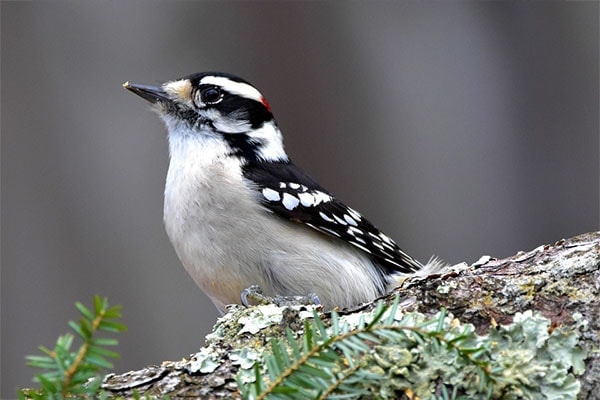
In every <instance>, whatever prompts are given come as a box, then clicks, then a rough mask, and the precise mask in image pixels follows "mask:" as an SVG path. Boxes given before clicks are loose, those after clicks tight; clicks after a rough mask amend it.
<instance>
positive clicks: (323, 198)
mask: <svg viewBox="0 0 600 400" xmlns="http://www.w3.org/2000/svg"><path fill="white" fill-rule="evenodd" d="M314 196H315V205H316V204H321V203H327V202H328V201H331V196H330V195H328V194H326V193H323V192H321V191H319V190H315V191H314Z"/></svg>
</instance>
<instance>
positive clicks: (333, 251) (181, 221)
mask: <svg viewBox="0 0 600 400" xmlns="http://www.w3.org/2000/svg"><path fill="white" fill-rule="evenodd" d="M123 86H124V87H125V88H126V89H128V90H130V91H132V92H133V93H135V94H137V95H139V96H141V97H142V98H144V99H145V100H147V101H149V102H150V103H152V105H153V109H154V110H155V111H156V112H157V113H158V115H159V116H160V117H161V118H162V120H163V121H164V123H165V124H166V127H167V129H168V133H169V134H168V141H169V151H170V164H169V170H168V173H167V179H166V186H165V199H164V223H165V227H166V231H167V234H168V236H169V238H170V240H171V243H172V244H173V246H174V248H175V250H176V252H177V255H178V256H179V258H180V260H181V262H182V263H183V265H184V266H185V268H186V270H187V271H188V273H189V274H190V275H191V277H192V278H193V279H194V281H195V282H196V284H197V285H198V286H199V287H200V288H202V290H204V292H205V293H206V294H207V295H208V296H209V297H210V298H211V299H212V301H213V302H214V303H215V305H216V306H217V308H218V309H219V310H220V311H221V312H223V311H224V310H225V306H226V305H227V304H232V303H239V302H240V293H242V292H243V291H244V290H245V289H246V288H248V287H250V286H252V285H258V286H260V288H261V289H262V290H263V292H264V293H265V294H266V295H283V296H293V295H306V294H308V293H315V294H316V295H317V296H318V298H319V299H320V301H321V302H322V303H323V305H324V306H325V307H326V308H332V307H336V306H337V307H340V308H345V307H349V306H351V305H355V304H358V303H362V302H366V301H370V300H373V299H374V298H376V297H377V296H380V295H382V294H385V293H386V292H387V291H388V290H390V289H391V288H393V287H394V285H395V283H396V282H397V280H398V278H399V277H400V276H402V275H409V274H427V273H430V272H432V271H434V270H436V269H438V268H439V267H440V263H439V262H437V261H435V260H434V261H432V262H430V263H428V264H427V266H424V265H423V264H421V263H419V262H418V261H417V260H415V259H414V258H412V257H411V256H409V255H408V254H406V253H405V252H404V251H402V250H401V249H400V248H399V247H398V245H397V244H396V243H395V242H394V241H393V240H392V239H390V238H389V237H388V236H387V235H386V234H384V233H383V232H381V231H380V230H379V229H377V228H376V227H375V226H374V225H373V224H372V223H371V222H369V221H368V220H367V219H365V218H364V217H363V216H362V215H361V214H360V213H358V212H357V211H355V210H354V209H352V208H350V207H348V206H346V205H345V204H344V203H342V202H341V201H340V200H338V199H337V198H336V197H335V196H334V195H333V194H331V193H330V192H329V191H328V190H327V189H325V188H324V187H322V186H321V185H319V184H318V183H317V182H316V181H315V180H313V179H312V178H311V177H310V176H308V175H307V174H306V173H305V172H304V171H302V170H301V169H300V168H298V167H297V166H296V165H294V164H293V163H292V162H291V161H290V159H289V157H288V155H287V154H286V152H285V150H284V147H283V141H282V135H281V132H280V130H279V128H278V126H277V123H276V122H275V119H274V118H273V113H272V112H271V107H270V106H269V103H267V101H266V100H265V98H264V97H263V96H262V95H261V93H260V92H259V91H258V90H257V89H256V88H255V87H254V86H252V85H251V84H250V83H248V82H246V81H245V80H243V79H240V78H238V77H236V76H234V75H231V74H226V73H221V72H205V73H197V74H193V75H189V76H187V77H184V78H181V79H178V80H174V81H170V82H167V83H165V84H163V85H161V86H160V87H153V86H145V85H136V84H130V83H125V84H124V85H123Z"/></svg>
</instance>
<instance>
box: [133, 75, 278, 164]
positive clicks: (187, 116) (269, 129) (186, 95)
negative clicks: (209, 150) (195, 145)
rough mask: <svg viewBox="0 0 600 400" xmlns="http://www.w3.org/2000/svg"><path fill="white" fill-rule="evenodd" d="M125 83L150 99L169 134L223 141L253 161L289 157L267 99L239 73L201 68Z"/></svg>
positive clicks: (235, 152)
mask: <svg viewBox="0 0 600 400" xmlns="http://www.w3.org/2000/svg"><path fill="white" fill-rule="evenodd" d="M123 86H124V87H125V89H127V90H130V91H132V92H133V93H135V94H137V95H138V96H140V97H142V98H144V99H145V100H147V101H149V102H150V103H152V105H153V109H154V110H155V111H156V112H157V113H158V114H159V115H160V117H161V118H162V119H163V120H164V121H165V124H166V125H167V128H168V130H169V135H170V136H182V137H183V138H195V139H197V140H211V139H213V140H217V141H224V142H226V143H227V145H228V146H229V147H230V148H231V151H232V153H234V154H237V155H239V156H243V157H246V158H248V159H250V160H251V159H253V158H255V159H260V160H262V161H281V160H287V155H286V154H285V151H284V149H283V144H282V138H281V133H280V131H279V129H278V127H277V123H276V122H275V119H274V118H273V114H272V112H271V107H270V106H269V103H267V101H266V100H265V98H264V96H263V95H262V94H261V93H260V92H259V91H258V90H257V89H256V88H255V87H254V86H252V85H251V84H250V83H248V82H246V81H245V80H243V79H241V78H238V77H237V76H234V75H231V74H226V73H222V72H203V73H197V74H192V75H189V76H187V77H184V78H181V79H177V80H174V81H169V82H166V83H164V84H162V85H160V86H146V85H138V84H132V83H129V82H127V83H125V84H124V85H123Z"/></svg>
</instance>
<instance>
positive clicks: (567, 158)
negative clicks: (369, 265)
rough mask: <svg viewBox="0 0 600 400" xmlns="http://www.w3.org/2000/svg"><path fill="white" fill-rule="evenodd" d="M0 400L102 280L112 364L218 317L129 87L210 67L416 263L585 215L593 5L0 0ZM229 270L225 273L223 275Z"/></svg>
mask: <svg viewBox="0 0 600 400" xmlns="http://www.w3.org/2000/svg"><path fill="white" fill-rule="evenodd" d="M1 14H2V16H1V18H2V19H1V23H2V30H1V36H2V43H1V45H2V48H1V50H2V53H1V55H2V65H1V67H2V70H1V80H2V86H1V89H2V92H1V95H2V98H1V100H2V101H1V106H2V109H1V116H2V125H1V130H2V153H1V160H2V165H1V167H2V176H1V178H2V198H1V201H2V215H1V217H2V232H1V234H2V258H1V261H2V270H1V280H2V285H1V306H2V309H1V313H2V331H1V334H2V336H1V346H2V347H1V352H2V359H1V361H2V366H1V367H2V370H1V378H2V382H1V394H0V395H1V397H2V398H13V397H14V396H15V389H16V387H21V386H25V385H30V384H31V383H30V379H31V376H32V374H33V370H30V369H28V368H27V367H25V361H24V359H23V357H24V356H25V355H26V354H33V353H36V352H37V346H38V345H45V346H52V345H53V344H54V341H55V339H56V337H57V336H58V335H60V334H63V333H65V332H66V331H67V330H68V329H67V325H66V323H67V321H68V320H69V319H75V318H77V313H76V310H75V308H74V307H73V303H74V302H75V301H77V300H79V301H82V302H84V303H85V304H90V303H91V300H92V296H93V295H94V294H100V295H102V296H108V298H109V300H110V301H111V302H112V303H114V304H122V305H123V306H124V322H125V323H126V324H127V325H128V326H129V331H128V332H127V333H125V334H123V335H122V336H121V337H120V338H121V339H120V341H121V343H120V346H119V348H118V350H119V351H120V352H121V354H122V359H120V360H118V361H117V362H116V368H115V369H116V371H117V372H119V371H126V370H129V369H134V368H140V367H143V366H145V365H147V364H153V363H154V364H157V363H160V362H161V360H176V359H180V358H181V357H186V356H188V355H189V354H190V353H192V352H195V351H196V350H197V349H199V348H200V347H201V346H202V345H203V340H204V336H205V335H206V334H207V333H208V332H209V331H210V330H211V327H212V324H213V323H214V322H215V319H216V317H217V312H216V311H215V309H214V307H213V305H212V304H211V302H210V301H209V300H208V299H207V298H206V297H205V296H204V295H203V293H202V292H201V291H200V290H199V289H197V288H196V287H195V285H194V284H193V282H192V280H191V279H190V278H188V276H187V275H186V273H185V271H184V269H183V267H181V265H180V264H179V261H178V260H177V257H176V256H175V253H174V251H173V250H172V248H171V245H170V243H169V242H168V239H167V237H166V235H165V233H164V230H163V226H162V190H163V181H164V177H165V173H166V169H167V163H168V154H167V146H166V139H165V129H164V128H163V126H162V124H161V122H160V121H159V119H158V118H157V117H156V116H155V115H154V114H152V113H151V112H149V111H148V106H147V105H146V104H145V103H144V101H143V100H142V99H140V98H138V97H136V96H134V95H133V94H131V93H128V92H126V91H125V90H123V89H122V88H121V84H122V83H123V82H124V81H127V80H129V81H132V82H136V83H145V84H155V83H159V82H162V81H165V80H170V79H175V78H178V77H180V76H183V75H187V74H189V73H192V72H199V71H204V70H220V71H227V72H232V73H236V74H238V75H240V76H242V77H244V78H246V79H248V80H250V81H251V82H253V83H255V84H256V85H257V86H258V87H259V88H260V90H261V91H262V92H263V94H264V95H265V96H266V97H267V98H268V99H269V102H270V103H271V105H272V108H273V110H274V113H275V115H276V117H277V119H278V122H279V124H280V126H281V128H282V130H283V132H284V135H286V144H287V149H288V152H289V153H290V154H291V155H292V157H293V159H294V160H295V161H296V163H297V164H299V165H301V166H303V167H304V169H306V170H307V171H308V172H310V173H311V174H312V175H314V176H315V177H316V178H317V179H318V180H319V181H320V182H321V183H322V184H324V185H325V186H327V187H329V188H330V189H331V190H332V191H333V192H334V193H336V194H337V195H338V197H340V198H341V199H343V200H345V201H346V202H347V203H349V204H351V205H352V206H353V207H354V208H357V209H359V210H361V211H362V212H363V214H365V215H366V216H368V217H369V218H370V219H372V220H373V221H374V222H375V223H376V224H377V225H378V226H379V227H380V228H382V230H384V231H385V232H387V233H388V234H390V235H391V236H392V237H394V238H395V239H396V240H397V241H398V242H399V243H400V245H401V246H402V247H403V248H404V250H406V251H407V252H409V253H410V254H412V255H414V256H416V257H417V258H419V259H421V260H426V259H427V258H429V256H430V255H431V254H433V253H435V254H437V255H439V256H441V257H443V258H444V259H445V260H447V261H448V262H451V263H456V262H460V261H463V260H464V261H467V262H472V261H474V260H476V259H477V258H478V257H479V256H480V255H482V254H490V255H493V256H497V257H505V256H509V255H511V254H513V253H515V252H516V251H518V250H528V249H531V248H533V247H536V246H538V245H540V244H543V243H552V242H554V241H556V240H558V239H560V238H563V237H569V236H572V235H575V234H578V233H583V232H586V231H592V230H597V229H598V226H599V127H598V125H599V113H598V108H599V104H598V94H599V81H598V68H599V67H598V47H599V45H598V36H599V34H598V14H599V3H598V2H575V3H572V2H569V3H567V2H551V3H541V2H538V3H523V2H519V3H510V2H509V3H506V2H502V3H499V2H493V3H489V2H485V3H477V2H461V3H441V2H424V3H422V2H410V3H401V2H393V3H392V2H389V3H388V2H347V3H337V2H318V3H317V2H310V3H308V2H298V3H296V2H258V3H257V2H235V3H227V2H156V1H154V2H153V1H128V2H102V1H99V2H76V1H70V2H6V1H3V2H1ZM223 279H227V277H223Z"/></svg>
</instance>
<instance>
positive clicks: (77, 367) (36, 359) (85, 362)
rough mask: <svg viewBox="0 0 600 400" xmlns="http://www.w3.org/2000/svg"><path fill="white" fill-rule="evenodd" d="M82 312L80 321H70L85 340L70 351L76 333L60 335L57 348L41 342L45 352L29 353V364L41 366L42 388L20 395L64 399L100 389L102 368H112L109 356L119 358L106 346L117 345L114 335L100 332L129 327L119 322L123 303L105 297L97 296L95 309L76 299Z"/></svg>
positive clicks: (89, 395) (88, 395) (37, 378)
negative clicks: (39, 354)
mask: <svg viewBox="0 0 600 400" xmlns="http://www.w3.org/2000/svg"><path fill="white" fill-rule="evenodd" d="M75 306H76V307H77V310H78V311H79V313H80V314H81V319H80V320H79V323H76V322H74V321H69V326H70V327H71V329H72V330H73V331H74V332H75V335H76V336H78V337H79V338H80V339H81V341H82V342H83V343H82V344H81V346H80V347H79V349H78V350H77V351H71V346H72V345H73V339H74V338H75V335H73V334H72V333H67V334H65V335H63V336H60V337H59V338H58V339H57V341H56V345H55V346H54V349H52V350H51V349H48V348H46V347H44V346H40V347H39V349H40V350H41V352H42V353H44V355H41V356H37V355H36V356H27V357H25V358H26V359H27V365H29V366H31V367H35V368H40V369H42V370H43V372H41V373H39V374H36V375H35V377H34V379H33V380H34V382H38V383H40V384H41V388H40V389H39V390H36V389H24V390H21V391H19V398H20V399H65V398H93V397H94V396H95V395H96V394H97V393H98V391H99V389H100V385H101V383H102V376H100V375H99V374H98V373H99V371H100V370H101V369H102V368H107V369H110V368H112V367H113V365H112V363H110V362H109V361H108V359H107V358H118V357H119V354H118V353H116V352H114V351H112V350H109V349H108V348H107V347H111V346H116V345H117V344H118V341H117V340H116V339H112V338H98V337H96V335H97V333H98V332H110V333H116V332H122V331H124V330H126V329H127V328H126V327H125V325H123V324H121V323H119V322H117V320H118V319H120V318H121V306H112V307H111V306H109V305H108V300H107V299H106V298H103V299H102V298H100V297H99V296H95V297H94V308H93V311H92V310H90V309H88V308H87V307H85V306H84V305H83V304H81V303H79V302H77V303H75Z"/></svg>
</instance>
